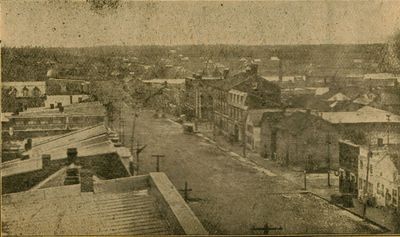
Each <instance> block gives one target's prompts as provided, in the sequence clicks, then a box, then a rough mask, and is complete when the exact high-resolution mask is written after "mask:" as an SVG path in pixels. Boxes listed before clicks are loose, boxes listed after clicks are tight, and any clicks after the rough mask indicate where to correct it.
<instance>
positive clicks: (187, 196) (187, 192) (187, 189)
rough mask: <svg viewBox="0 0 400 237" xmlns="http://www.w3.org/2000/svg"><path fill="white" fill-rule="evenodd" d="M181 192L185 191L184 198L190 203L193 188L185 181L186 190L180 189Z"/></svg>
mask: <svg viewBox="0 0 400 237" xmlns="http://www.w3.org/2000/svg"><path fill="white" fill-rule="evenodd" d="M179 191H183V197H184V199H185V201H186V202H189V192H191V191H193V190H192V189H191V188H189V187H188V183H187V181H185V189H180V190H179Z"/></svg>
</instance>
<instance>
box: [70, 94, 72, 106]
mask: <svg viewBox="0 0 400 237" xmlns="http://www.w3.org/2000/svg"><path fill="white" fill-rule="evenodd" d="M69 103H70V104H72V95H70V96H69Z"/></svg>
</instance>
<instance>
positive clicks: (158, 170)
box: [152, 155, 165, 172]
mask: <svg viewBox="0 0 400 237" xmlns="http://www.w3.org/2000/svg"><path fill="white" fill-rule="evenodd" d="M152 157H156V158H157V167H156V171H157V172H160V158H164V157H165V155H152Z"/></svg>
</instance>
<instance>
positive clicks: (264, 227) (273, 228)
mask: <svg viewBox="0 0 400 237" xmlns="http://www.w3.org/2000/svg"><path fill="white" fill-rule="evenodd" d="M251 229H252V230H262V231H263V234H264V235H267V234H269V231H270V230H283V228H282V227H281V226H279V227H269V226H268V223H265V225H264V226H263V227H253V228H251Z"/></svg>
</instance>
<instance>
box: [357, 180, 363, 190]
mask: <svg viewBox="0 0 400 237" xmlns="http://www.w3.org/2000/svg"><path fill="white" fill-rule="evenodd" d="M362 186H363V185H362V179H361V178H359V179H358V188H359V189H362Z"/></svg>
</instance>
